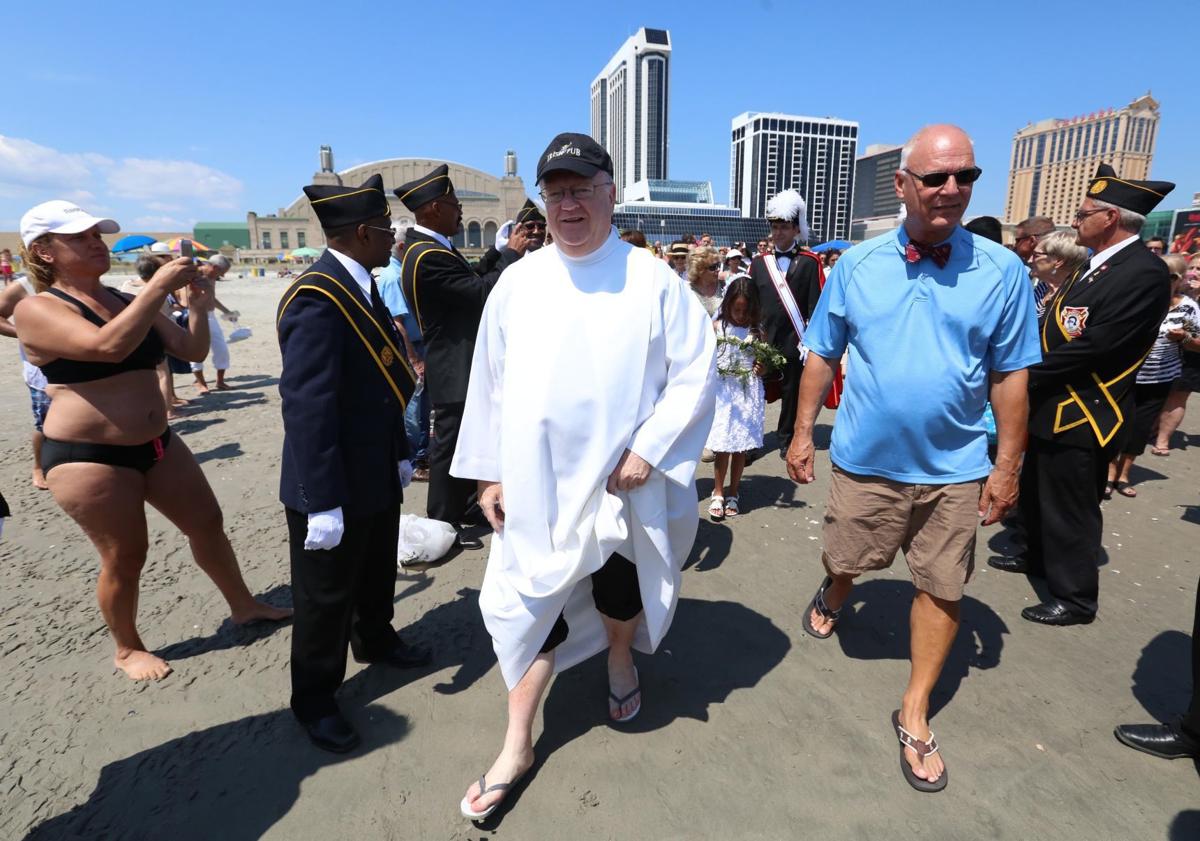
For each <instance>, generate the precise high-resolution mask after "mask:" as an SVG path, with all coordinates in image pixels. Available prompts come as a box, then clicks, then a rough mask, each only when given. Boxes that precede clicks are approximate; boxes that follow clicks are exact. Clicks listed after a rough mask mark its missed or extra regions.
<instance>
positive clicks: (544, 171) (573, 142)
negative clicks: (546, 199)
mask: <svg viewBox="0 0 1200 841" xmlns="http://www.w3.org/2000/svg"><path fill="white" fill-rule="evenodd" d="M601 170H603V171H604V172H607V173H608V174H609V175H612V174H613V162H612V158H610V157H609V156H608V152H605V151H604V147H603V146H601V145H600V144H599V143H597V142H596V141H595V140H592V138H590V137H588V136H587V135H586V134H575V133H573V132H569V131H568V132H564V133H562V134H560V135H558V136H557V137H555V138H554V139H553V140H551V141H550V145H549V146H547V147H546V151H544V152H542V156H541V157H540V158H538V165H537V179H536V180H537V183H539V184H540V183H541V182H542V179H543V178H545V177H546V176H547V175H549V174H550V173H552V172H559V171H566V172H573V173H575V174H576V175H582V176H583V177H584V178H591V177H592V176H593V175H595V174H596V173H597V172H600V171H601Z"/></svg>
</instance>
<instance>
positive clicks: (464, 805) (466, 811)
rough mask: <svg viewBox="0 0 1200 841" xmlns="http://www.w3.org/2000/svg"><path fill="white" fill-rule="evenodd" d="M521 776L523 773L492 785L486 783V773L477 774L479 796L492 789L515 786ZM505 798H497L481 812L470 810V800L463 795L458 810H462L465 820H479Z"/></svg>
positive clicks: (502, 789) (503, 789)
mask: <svg viewBox="0 0 1200 841" xmlns="http://www.w3.org/2000/svg"><path fill="white" fill-rule="evenodd" d="M523 776H524V774H521V775H518V776H517V779H515V780H513V781H512V782H509V783H496V784H495V785H493V786H489V785H488V784H487V779H486V775H485V774H480V775H479V796H480V797H483V796H484V795H485V794H489V793H491V792H493V791H508V790H509V789H510V788H512V787H513V786H515V785H516V784H517V782H518V781H519V780H520V779H521V777H523ZM477 799H478V798H477ZM505 799H506V797H501V798H500V799H499V800H497V801H496V802H495V803H493V804H492V805H491V806H488V807H487V808H486V809H484V810H483V811H482V812H472V811H471V801H469V800H467V798H466V796H465V795H464V796H463V799H462V800H461V801H460V802H459V804H458V810H459V811H460V812H462V816H463V817H464V818H466V819H467V820H471V821H481V820H483V819H484V818H486V817H487V816H488V815H490V814H491V813H492V812H494V811H496V807H497V806H499V805H500V804H501V803H503V802H504V801H505Z"/></svg>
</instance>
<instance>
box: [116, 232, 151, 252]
mask: <svg viewBox="0 0 1200 841" xmlns="http://www.w3.org/2000/svg"><path fill="white" fill-rule="evenodd" d="M157 241H158V240H156V239H155V238H154V237H148V236H146V235H145V234H130V235H129V236H127V237H121V238H120V239H119V240H117V241H116V242H115V243H113V247H112V252H113V254H120V253H121V252H122V251H137V250H138V249H139V248H145V247H146V246H147V245H153V244H154V243H155V242H157Z"/></svg>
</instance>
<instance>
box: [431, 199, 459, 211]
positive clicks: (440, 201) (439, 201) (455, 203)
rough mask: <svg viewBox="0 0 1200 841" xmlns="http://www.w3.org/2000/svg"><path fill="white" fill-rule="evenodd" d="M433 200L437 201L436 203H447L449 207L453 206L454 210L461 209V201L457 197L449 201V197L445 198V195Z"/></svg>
mask: <svg viewBox="0 0 1200 841" xmlns="http://www.w3.org/2000/svg"><path fill="white" fill-rule="evenodd" d="M434 201H435V202H437V203H438V204H448V205H450V206H451V207H453V208H454V209H455V210H461V209H462V202H460V201H458V200H457V199H455V200H454V201H450V199H448V198H446V197H445V196H442V197H441V198H436V199H434Z"/></svg>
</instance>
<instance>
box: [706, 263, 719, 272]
mask: <svg viewBox="0 0 1200 841" xmlns="http://www.w3.org/2000/svg"><path fill="white" fill-rule="evenodd" d="M704 268H705V270H707V271H710V272H719V271H720V270H721V264H720V263H713V264H712V265H709V266H705V267H704Z"/></svg>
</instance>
